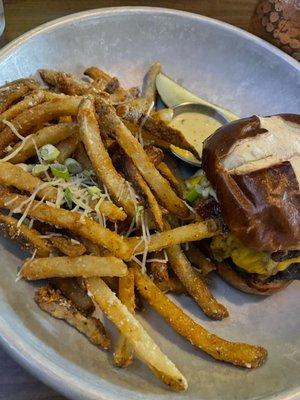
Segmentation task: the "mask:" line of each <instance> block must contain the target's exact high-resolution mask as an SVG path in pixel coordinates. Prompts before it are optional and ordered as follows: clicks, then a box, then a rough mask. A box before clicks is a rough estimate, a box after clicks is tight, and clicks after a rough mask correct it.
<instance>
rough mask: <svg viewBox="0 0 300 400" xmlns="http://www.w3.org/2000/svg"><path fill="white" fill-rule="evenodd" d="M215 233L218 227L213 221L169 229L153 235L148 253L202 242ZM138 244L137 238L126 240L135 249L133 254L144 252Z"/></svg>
mask: <svg viewBox="0 0 300 400" xmlns="http://www.w3.org/2000/svg"><path fill="white" fill-rule="evenodd" d="M217 232H218V227H217V225H216V223H215V221H213V220H207V221H203V222H195V223H194V224H189V225H184V226H180V227H178V228H174V229H169V230H166V231H164V232H159V233H154V234H153V235H151V236H150V238H149V242H148V251H158V250H162V249H164V248H166V247H169V246H172V245H175V244H181V243H185V242H193V241H196V240H203V239H205V238H209V237H212V236H215V235H216V234H217ZM139 242H140V238H139V237H131V238H129V239H128V243H129V244H130V246H132V248H135V254H140V253H142V252H143V251H144V244H143V243H141V244H140V245H139Z"/></svg>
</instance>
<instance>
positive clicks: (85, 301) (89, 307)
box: [51, 278, 95, 316]
mask: <svg viewBox="0 0 300 400" xmlns="http://www.w3.org/2000/svg"><path fill="white" fill-rule="evenodd" d="M51 285H52V286H54V287H55V288H56V289H59V290H60V291H61V293H62V294H63V295H64V296H65V297H66V298H67V299H69V300H70V301H71V302H72V303H73V304H74V306H75V307H76V308H77V310H78V311H80V312H82V313H83V314H84V315H85V316H88V315H91V314H92V313H93V312H94V310H95V306H94V303H93V302H92V300H91V299H90V297H89V296H88V295H87V293H86V292H85V291H84V290H83V288H82V287H81V286H80V285H79V284H78V282H77V279H76V278H52V279H51Z"/></svg>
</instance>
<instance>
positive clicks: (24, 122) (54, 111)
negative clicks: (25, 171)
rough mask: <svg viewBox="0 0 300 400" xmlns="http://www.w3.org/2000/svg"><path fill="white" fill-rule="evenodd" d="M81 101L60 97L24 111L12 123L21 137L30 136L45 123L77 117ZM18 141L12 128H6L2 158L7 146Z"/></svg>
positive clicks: (1, 141)
mask: <svg viewBox="0 0 300 400" xmlns="http://www.w3.org/2000/svg"><path fill="white" fill-rule="evenodd" d="M80 100H81V98H80V97H72V96H63V97H61V96H60V97H59V98H54V99H52V100H50V101H47V102H45V103H42V104H38V105H36V106H34V107H32V108H30V109H29V110H25V111H23V112H22V113H21V114H19V115H17V116H16V117H15V118H14V119H12V120H11V121H10V122H11V123H12V124H13V126H14V127H15V129H16V130H17V131H18V133H19V134H20V135H22V136H28V135H29V133H33V132H34V131H36V130H37V129H39V128H40V127H41V126H42V125H43V124H44V123H46V122H48V121H50V120H52V119H55V118H57V117H59V116H61V115H77V110H78V106H79V103H80ZM17 141H18V137H17V136H16V135H15V134H14V133H13V132H12V130H11V128H10V127H9V126H7V127H6V128H4V129H3V130H2V131H1V135H0V156H3V155H4V151H5V149H6V148H7V146H9V145H12V144H15V143H16V142H17Z"/></svg>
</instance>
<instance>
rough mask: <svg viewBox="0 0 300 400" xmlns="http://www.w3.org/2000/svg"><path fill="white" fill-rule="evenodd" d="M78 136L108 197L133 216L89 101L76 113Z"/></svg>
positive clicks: (129, 199)
mask: <svg viewBox="0 0 300 400" xmlns="http://www.w3.org/2000/svg"><path fill="white" fill-rule="evenodd" d="M78 121H79V125H80V134H81V139H82V141H83V144H84V146H85V148H86V151H87V153H88V155H89V158H90V160H91V162H92V164H93V167H94V170H95V172H96V174H97V176H98V178H99V180H100V181H101V182H103V184H104V185H106V187H107V189H108V191H109V193H110V195H111V196H112V197H113V199H114V201H116V202H117V203H118V204H119V205H121V206H122V207H124V210H125V212H126V213H127V214H128V215H130V216H134V215H135V208H134V204H133V202H132V200H131V198H130V193H129V189H128V186H127V185H126V181H125V179H124V178H123V177H122V176H121V175H120V174H119V173H118V172H117V171H116V169H115V167H114V166H113V164H112V161H111V159H110V157H109V155H108V153H107V151H106V149H105V147H104V144H103V142H102V140H101V137H100V132H99V127H98V123H97V120H96V117H95V112H94V106H93V103H92V101H91V100H90V99H84V100H83V101H82V103H81V104H80V107H79V111H78Z"/></svg>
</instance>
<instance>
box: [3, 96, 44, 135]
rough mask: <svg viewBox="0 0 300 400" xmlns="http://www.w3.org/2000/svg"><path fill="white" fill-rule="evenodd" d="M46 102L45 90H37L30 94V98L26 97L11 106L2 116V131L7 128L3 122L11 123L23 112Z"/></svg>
mask: <svg viewBox="0 0 300 400" xmlns="http://www.w3.org/2000/svg"><path fill="white" fill-rule="evenodd" d="M44 100H45V92H44V90H36V91H34V92H32V93H31V94H29V95H28V96H26V97H24V99H23V100H21V101H19V102H18V103H16V104H14V105H12V106H10V108H8V109H7V110H6V111H4V112H2V113H1V114H0V129H3V128H5V125H4V123H3V122H2V121H3V120H6V121H10V120H11V119H13V118H15V117H16V116H17V115H18V114H21V112H23V111H25V110H27V109H28V108H31V107H33V106H36V105H37V104H40V103H42V102H43V101H44Z"/></svg>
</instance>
